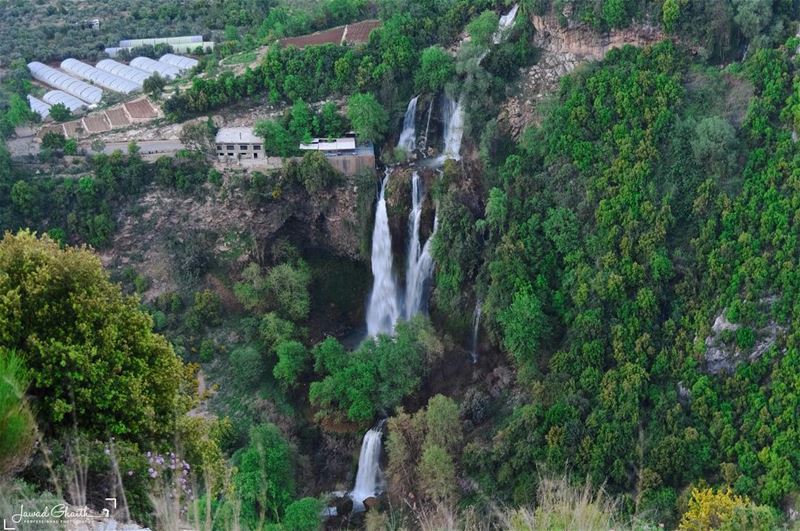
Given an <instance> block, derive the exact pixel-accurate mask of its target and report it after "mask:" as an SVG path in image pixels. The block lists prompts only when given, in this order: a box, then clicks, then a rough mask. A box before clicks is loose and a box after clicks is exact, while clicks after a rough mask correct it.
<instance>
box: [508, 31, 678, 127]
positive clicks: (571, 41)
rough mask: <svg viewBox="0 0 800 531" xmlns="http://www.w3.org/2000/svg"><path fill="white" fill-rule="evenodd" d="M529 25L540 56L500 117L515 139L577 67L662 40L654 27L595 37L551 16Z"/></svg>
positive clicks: (520, 82) (522, 74)
mask: <svg viewBox="0 0 800 531" xmlns="http://www.w3.org/2000/svg"><path fill="white" fill-rule="evenodd" d="M531 23H532V24H533V27H534V28H535V30H536V32H535V37H534V44H535V45H536V46H537V47H538V48H540V50H541V56H540V58H539V61H538V62H537V63H536V64H535V65H533V66H530V67H528V68H525V69H524V70H523V72H522V73H521V76H520V81H519V87H518V88H519V90H517V91H516V94H515V95H514V96H512V97H511V98H509V99H508V101H507V102H506V105H505V106H504V108H503V110H502V112H501V116H500V117H501V120H503V121H504V122H505V123H507V124H508V128H509V130H510V131H511V134H512V135H513V136H515V137H517V136H519V134H520V133H522V131H523V130H524V129H525V128H526V127H527V126H528V125H529V124H531V123H535V122H536V121H537V120H538V118H537V116H536V112H535V110H536V105H537V104H538V102H539V101H541V100H542V99H544V97H545V96H547V95H548V94H552V93H553V92H555V90H556V89H557V88H558V82H559V80H560V79H561V78H562V77H563V76H565V75H566V74H568V73H570V72H572V71H573V70H574V69H575V68H576V67H577V66H578V65H580V64H582V63H585V62H588V61H597V60H600V59H602V58H603V57H605V54H606V53H607V52H608V51H609V50H612V49H614V48H620V47H622V46H625V45H628V44H630V45H633V46H646V45H648V44H652V43H654V42H657V41H659V40H661V39H663V38H664V35H663V33H662V32H661V30H660V29H659V28H658V27H656V26H652V25H648V24H639V25H634V26H632V27H630V28H626V29H621V30H611V31H609V32H607V33H598V32H596V31H594V30H593V29H591V28H590V27H588V26H587V25H585V24H581V23H576V22H569V23H567V25H566V26H562V25H561V24H559V22H558V20H557V18H556V17H555V16H552V15H548V16H538V15H534V16H532V17H531Z"/></svg>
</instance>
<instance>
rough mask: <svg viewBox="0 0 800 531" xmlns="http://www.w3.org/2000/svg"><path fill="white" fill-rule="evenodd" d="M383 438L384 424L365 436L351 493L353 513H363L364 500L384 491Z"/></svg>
mask: <svg viewBox="0 0 800 531" xmlns="http://www.w3.org/2000/svg"><path fill="white" fill-rule="evenodd" d="M382 436H383V422H381V423H379V424H378V425H377V426H376V427H374V428H372V429H371V430H369V431H368V432H367V433H365V434H364V440H363V442H362V443H361V454H360V455H359V456H358V472H357V474H356V484H355V486H354V487H353V490H352V491H351V492H350V498H352V500H353V511H363V510H364V500H366V499H367V498H370V497H372V496H376V495H378V494H380V492H381V491H382V490H383V472H382V471H381V466H380V461H381V437H382Z"/></svg>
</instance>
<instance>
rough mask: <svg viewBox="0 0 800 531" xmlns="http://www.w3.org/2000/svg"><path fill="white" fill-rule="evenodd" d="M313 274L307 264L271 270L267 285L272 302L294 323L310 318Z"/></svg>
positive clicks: (286, 265)
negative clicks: (310, 291) (310, 284)
mask: <svg viewBox="0 0 800 531" xmlns="http://www.w3.org/2000/svg"><path fill="white" fill-rule="evenodd" d="M310 282H311V274H310V272H309V270H308V266H307V265H306V264H305V262H302V261H301V262H299V263H298V264H297V265H295V266H293V265H291V264H288V263H284V264H280V265H277V266H275V267H273V268H272V269H270V270H269V273H267V278H266V281H265V285H266V288H267V292H268V293H269V297H270V300H271V301H272V302H273V305H274V307H275V309H276V310H277V311H278V313H279V314H281V315H282V316H284V317H286V318H288V319H291V320H293V321H300V320H303V319H305V318H306V317H308V312H309V310H310V309H311V297H310V295H309V293H308V285H309V283H310Z"/></svg>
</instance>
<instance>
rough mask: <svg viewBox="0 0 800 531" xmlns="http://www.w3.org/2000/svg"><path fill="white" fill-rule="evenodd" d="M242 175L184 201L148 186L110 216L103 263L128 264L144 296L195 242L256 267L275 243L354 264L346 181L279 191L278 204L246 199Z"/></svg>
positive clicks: (168, 277)
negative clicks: (140, 279)
mask: <svg viewBox="0 0 800 531" xmlns="http://www.w3.org/2000/svg"><path fill="white" fill-rule="evenodd" d="M246 178H247V177H246V176H242V175H241V174H236V175H234V176H233V177H231V176H228V177H227V178H226V182H225V184H224V185H223V187H222V188H221V189H216V188H213V187H210V186H209V187H208V189H206V190H203V191H202V192H201V191H197V192H194V193H192V194H191V195H186V194H182V193H180V192H177V191H174V190H168V189H164V188H163V187H156V186H153V187H151V188H150V189H149V190H148V191H147V192H146V193H145V194H144V195H142V196H141V197H139V198H138V199H137V200H136V201H135V202H132V203H130V204H128V205H126V206H125V208H123V209H121V210H120V211H119V212H118V214H117V219H116V223H117V227H118V230H117V232H116V234H115V236H114V239H113V242H112V245H111V248H110V249H109V250H107V251H105V252H103V253H102V255H101V257H102V260H103V263H104V265H106V266H113V267H126V266H133V267H135V269H137V270H138V271H139V272H141V273H144V274H145V275H146V276H147V277H148V278H149V279H150V281H151V288H150V290H149V291H148V292H147V293H146V295H145V298H146V299H149V298H152V297H155V296H158V295H159V294H161V293H163V292H166V291H170V290H173V289H175V288H176V279H175V274H176V271H179V269H180V265H179V264H176V263H175V259H176V254H179V252H180V251H182V250H183V249H184V247H185V246H187V245H190V244H191V243H192V242H193V241H194V242H196V241H197V240H198V238H200V239H201V240H202V245H203V246H204V248H205V251H206V254H208V255H211V256H213V257H224V259H225V261H226V262H231V261H233V262H234V263H235V262H236V261H237V260H238V261H239V262H240V263H241V264H244V263H246V262H248V261H258V262H263V261H265V259H266V258H268V257H267V256H266V250H267V249H268V248H269V246H270V244H271V243H272V242H273V241H275V240H276V239H278V238H287V239H289V240H292V241H294V242H299V244H300V245H302V246H304V247H312V248H318V249H322V250H324V251H326V252H329V253H331V254H334V255H336V256H341V257H343V258H347V259H351V260H360V259H361V256H360V254H359V243H360V242H359V232H358V225H359V223H360V220H359V219H358V207H357V201H358V195H359V190H358V185H357V184H356V183H355V182H354V181H352V180H345V181H344V182H343V183H342V184H341V185H339V186H338V187H337V188H336V189H335V190H325V191H321V192H319V193H317V194H311V195H309V194H307V193H306V192H305V191H304V190H301V189H292V190H284V191H283V195H282V196H281V197H280V198H278V199H265V198H261V199H258V198H253V197H249V196H248V194H247V193H246V192H245V191H243V186H242V185H241V184H233V183H232V182H238V181H239V180H241V179H246Z"/></svg>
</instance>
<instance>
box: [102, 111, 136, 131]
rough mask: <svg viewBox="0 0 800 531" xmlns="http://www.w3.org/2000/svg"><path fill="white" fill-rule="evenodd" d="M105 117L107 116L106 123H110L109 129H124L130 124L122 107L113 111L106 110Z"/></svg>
mask: <svg viewBox="0 0 800 531" xmlns="http://www.w3.org/2000/svg"><path fill="white" fill-rule="evenodd" d="M106 116H108V121H109V122H111V127H114V128H117V127H125V126H126V125H130V123H131V121H130V120H128V115H127V114H125V110H124V109H123V108H122V107H114V108H113V109H109V110H107V111H106Z"/></svg>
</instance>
